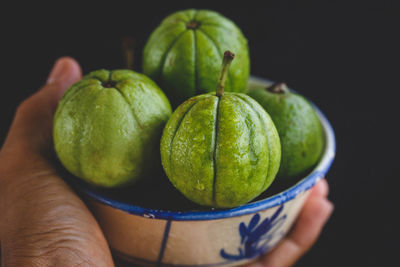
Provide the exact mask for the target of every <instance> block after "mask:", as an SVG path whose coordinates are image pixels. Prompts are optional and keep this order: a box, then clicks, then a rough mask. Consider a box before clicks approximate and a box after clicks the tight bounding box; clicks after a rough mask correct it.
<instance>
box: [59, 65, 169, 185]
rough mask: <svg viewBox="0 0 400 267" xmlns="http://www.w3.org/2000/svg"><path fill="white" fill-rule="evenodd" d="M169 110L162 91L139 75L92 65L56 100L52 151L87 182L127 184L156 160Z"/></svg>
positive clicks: (74, 173)
mask: <svg viewBox="0 0 400 267" xmlns="http://www.w3.org/2000/svg"><path fill="white" fill-rule="evenodd" d="M171 113H172V110H171V106H170V104H169V101H168V99H167V97H166V96H165V95H164V93H163V92H162V91H161V89H160V88H159V87H158V86H157V85H156V84H155V83H154V82H153V81H152V80H151V79H149V78H148V77H146V76H145V75H143V74H139V73H136V72H134V71H131V70H114V71H108V70H98V71H94V72H91V73H90V74H88V75H86V76H84V77H83V78H82V80H80V81H79V82H77V83H75V84H74V85H72V86H71V87H70V88H69V89H68V90H67V92H66V93H65V94H64V96H63V98H62V99H61V101H60V102H59V104H58V107H57V111H56V113H55V117H54V127H53V139H54V147H55V151H56V153H57V155H58V158H59V159H60V161H61V163H62V164H63V165H64V167H65V168H66V169H67V170H68V171H69V172H70V173H72V174H73V175H75V176H77V177H80V178H82V179H83V180H85V181H87V182H89V183H91V184H94V185H98V186H103V187H118V186H123V185H128V184H132V183H134V182H135V181H137V180H138V179H140V178H142V177H144V176H145V175H146V174H147V173H148V171H149V169H150V168H153V166H155V165H157V164H155V162H156V161H157V159H159V160H160V157H159V142H160V138H161V133H162V129H163V127H164V125H165V123H166V122H167V121H168V118H169V117H170V115H171ZM157 163H158V162H157Z"/></svg>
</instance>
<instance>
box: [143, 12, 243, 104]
mask: <svg viewBox="0 0 400 267" xmlns="http://www.w3.org/2000/svg"><path fill="white" fill-rule="evenodd" d="M226 50H230V51H232V52H233V53H235V54H236V59H235V61H234V62H232V66H231V67H230V69H229V72H228V77H227V82H226V85H225V91H230V92H245V91H246V85H247V80H248V77H249V73H250V59H249V50H248V45H247V40H246V38H245V37H244V36H243V34H242V32H241V31H240V29H239V28H238V27H237V26H236V25H235V24H234V23H233V22H232V21H231V20H229V19H227V18H226V17H224V16H222V15H220V14H218V13H216V12H214V11H210V10H194V9H190V10H184V11H179V12H176V13H173V14H171V15H169V16H168V17H166V18H165V19H164V20H163V21H162V22H161V24H160V25H159V26H158V27H157V28H156V29H155V30H154V32H153V33H152V34H151V36H150V38H149V40H148V41H147V43H146V46H145V48H144V53H143V72H144V74H146V75H148V76H149V77H150V78H152V79H153V80H155V81H156V82H157V83H158V84H159V85H160V87H161V88H162V89H163V90H164V92H165V93H166V95H167V96H168V97H169V99H170V100H171V103H172V105H173V106H174V107H176V106H178V105H179V104H181V103H182V102H183V101H185V100H186V99H188V98H189V97H192V96H194V95H198V94H202V93H207V92H212V91H215V85H216V84H217V80H218V74H219V70H220V62H221V61H222V58H223V54H224V52H225V51H226Z"/></svg>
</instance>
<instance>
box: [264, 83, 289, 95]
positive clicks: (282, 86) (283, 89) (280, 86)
mask: <svg viewBox="0 0 400 267" xmlns="http://www.w3.org/2000/svg"><path fill="white" fill-rule="evenodd" d="M267 90H268V91H269V92H271V93H275V94H285V93H287V92H289V89H288V87H287V85H286V83H274V84H273V85H271V86H270V87H268V88H267Z"/></svg>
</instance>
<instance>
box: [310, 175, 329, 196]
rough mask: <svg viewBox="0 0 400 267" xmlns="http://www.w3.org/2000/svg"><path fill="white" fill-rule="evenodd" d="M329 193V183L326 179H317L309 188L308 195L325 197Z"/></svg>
mask: <svg viewBox="0 0 400 267" xmlns="http://www.w3.org/2000/svg"><path fill="white" fill-rule="evenodd" d="M328 194H329V185H328V182H327V181H326V179H321V180H319V181H318V182H317V183H316V184H315V186H314V187H313V188H312V189H311V192H310V196H309V197H314V196H315V197H317V196H319V197H327V196H328Z"/></svg>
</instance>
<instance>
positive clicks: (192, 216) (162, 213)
mask: <svg viewBox="0 0 400 267" xmlns="http://www.w3.org/2000/svg"><path fill="white" fill-rule="evenodd" d="M249 83H253V84H256V85H259V86H266V85H269V84H272V82H271V81H270V80H268V79H264V78H259V77H255V76H251V77H250V79H249ZM311 104H312V105H313V106H314V108H315V110H316V113H317V115H318V117H319V119H320V121H321V124H322V126H323V129H324V132H325V138H326V139H325V141H326V143H325V150H324V153H323V155H322V158H321V160H320V162H319V163H318V164H317V165H316V166H315V168H314V169H313V171H311V172H310V173H309V174H308V175H307V176H306V177H304V178H303V179H301V180H300V181H299V182H297V183H296V184H295V185H293V186H291V187H289V188H288V189H286V190H285V191H282V192H280V193H277V194H275V195H272V196H270V197H268V198H265V199H262V200H258V201H255V202H251V203H247V204H244V205H241V206H239V207H235V208H230V209H222V210H212V211H169V210H161V209H160V210H158V209H151V208H145V207H140V206H137V205H133V204H128V203H124V202H121V201H117V200H114V199H111V198H108V197H105V196H103V195H101V194H99V193H97V192H96V191H93V190H92V189H91V188H90V186H88V185H86V184H83V183H79V184H78V190H80V191H82V192H83V193H85V194H86V195H88V196H89V197H91V198H92V199H94V200H96V201H98V202H100V203H102V204H105V205H107V206H110V207H113V208H115V209H118V210H121V211H124V212H127V213H129V214H132V215H138V216H141V217H147V218H151V219H161V220H176V221H201V220H217V219H223V218H230V217H237V216H243V215H248V214H252V213H257V212H260V211H262V210H266V209H269V208H272V207H275V206H278V205H281V204H283V203H285V202H288V201H289V200H291V199H293V198H295V197H296V196H297V195H299V194H300V193H301V192H304V191H307V190H309V189H310V188H311V187H313V186H314V185H315V184H316V183H317V182H318V181H319V180H320V179H322V178H324V176H325V175H326V173H327V172H328V171H329V169H330V167H331V165H332V163H333V160H334V157H335V153H336V139H335V133H334V130H333V128H332V125H331V124H330V122H329V121H328V119H327V118H326V116H325V115H324V114H323V113H322V112H321V110H320V109H319V108H318V107H317V106H316V105H315V104H314V103H312V102H311Z"/></svg>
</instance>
